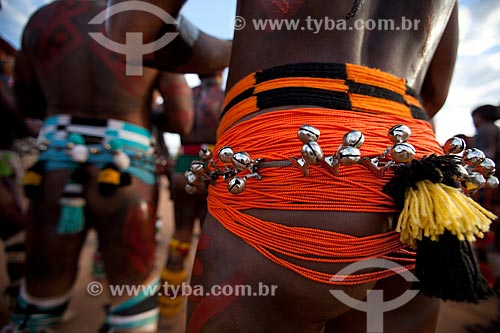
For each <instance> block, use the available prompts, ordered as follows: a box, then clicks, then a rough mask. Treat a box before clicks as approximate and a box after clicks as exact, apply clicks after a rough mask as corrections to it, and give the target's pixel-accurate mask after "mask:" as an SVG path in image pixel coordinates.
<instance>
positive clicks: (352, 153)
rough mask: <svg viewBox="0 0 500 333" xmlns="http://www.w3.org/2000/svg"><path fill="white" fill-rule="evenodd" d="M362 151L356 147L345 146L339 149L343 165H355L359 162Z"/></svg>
mask: <svg viewBox="0 0 500 333" xmlns="http://www.w3.org/2000/svg"><path fill="white" fill-rule="evenodd" d="M360 158H361V152H360V151H359V149H358V148H355V147H345V148H343V149H341V150H340V151H339V161H340V164H342V165H354V164H356V163H358V162H359V159H360Z"/></svg>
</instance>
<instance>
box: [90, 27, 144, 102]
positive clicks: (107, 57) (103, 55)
mask: <svg viewBox="0 0 500 333" xmlns="http://www.w3.org/2000/svg"><path fill="white" fill-rule="evenodd" d="M104 30H105V28H104V27H103V28H102V29H101V31H100V32H102V33H104ZM90 49H91V50H92V53H93V54H95V55H97V56H98V57H99V59H101V62H102V63H103V64H104V65H106V67H107V68H108V69H109V70H110V71H111V73H113V75H114V77H115V78H117V79H118V81H119V82H120V84H121V86H122V87H123V88H125V89H126V90H127V91H128V92H129V93H131V94H134V95H140V94H142V93H143V92H144V81H143V78H142V76H126V75H125V73H126V65H125V62H123V61H122V60H120V58H119V55H118V54H117V53H115V52H113V51H110V50H108V49H106V48H105V47H103V46H102V45H100V44H98V43H97V42H96V41H95V40H92V41H91V42H90Z"/></svg>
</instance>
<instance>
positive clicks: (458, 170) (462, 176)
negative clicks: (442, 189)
mask: <svg viewBox="0 0 500 333" xmlns="http://www.w3.org/2000/svg"><path fill="white" fill-rule="evenodd" d="M454 171H455V172H454V176H453V178H454V179H455V180H456V181H459V182H461V181H464V180H466V179H467V178H468V177H469V172H468V171H467V169H466V168H465V167H464V166H463V165H462V164H457V165H455V170H454Z"/></svg>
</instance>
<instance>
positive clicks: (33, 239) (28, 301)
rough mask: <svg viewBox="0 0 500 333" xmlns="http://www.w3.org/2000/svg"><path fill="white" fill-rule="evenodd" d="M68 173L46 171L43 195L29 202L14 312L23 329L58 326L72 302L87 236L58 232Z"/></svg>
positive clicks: (17, 323) (82, 233) (84, 233)
mask: <svg viewBox="0 0 500 333" xmlns="http://www.w3.org/2000/svg"><path fill="white" fill-rule="evenodd" d="M69 176H70V172H69V171H53V172H49V173H47V174H46V175H44V181H43V185H42V195H41V196H40V198H37V199H32V200H31V202H30V207H29V209H28V213H27V238H26V243H27V253H26V256H27V260H26V282H25V285H24V286H23V292H22V293H20V295H19V298H18V302H17V304H16V307H15V309H14V311H13V315H12V321H13V323H14V324H15V326H16V327H17V328H18V329H20V330H21V331H23V330H25V329H31V330H33V331H34V332H37V331H36V330H43V329H46V328H54V327H57V326H58V325H59V324H60V323H61V321H62V316H63V314H64V311H65V310H66V308H67V305H68V303H69V296H70V291H71V288H72V286H73V284H74V281H75V279H76V275H77V271H78V257H79V254H80V249H81V246H82V244H83V241H84V240H85V235H86V230H84V231H82V232H79V233H77V234H73V235H60V234H58V232H57V224H58V220H59V215H60V206H59V198H60V196H61V195H62V192H63V189H64V186H65V184H66V181H67V179H68V178H69Z"/></svg>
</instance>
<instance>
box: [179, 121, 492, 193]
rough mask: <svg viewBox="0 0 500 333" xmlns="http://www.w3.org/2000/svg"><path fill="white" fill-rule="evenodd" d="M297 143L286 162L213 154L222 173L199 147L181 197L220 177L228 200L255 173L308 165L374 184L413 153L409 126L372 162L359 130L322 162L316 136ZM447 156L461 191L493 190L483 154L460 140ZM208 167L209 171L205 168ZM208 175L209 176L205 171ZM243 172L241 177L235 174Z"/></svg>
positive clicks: (392, 134)
mask: <svg viewBox="0 0 500 333" xmlns="http://www.w3.org/2000/svg"><path fill="white" fill-rule="evenodd" d="M297 136H298V138H299V140H300V141H301V142H302V143H303V146H302V150H301V157H300V158H297V157H289V158H288V160H285V161H265V160H263V159H257V160H254V159H252V158H251V156H250V155H249V154H248V153H246V152H236V153H235V152H234V151H233V149H232V148H231V147H227V146H225V147H222V148H221V149H220V150H219V152H218V153H217V156H218V159H219V160H220V161H221V162H222V163H224V169H220V168H218V167H217V166H216V164H215V162H214V161H213V152H212V151H210V150H209V149H208V148H206V147H202V149H201V150H200V153H199V156H200V159H201V161H193V162H192V163H191V165H190V169H189V170H188V171H186V173H185V176H186V180H187V185H186V191H187V192H188V193H190V194H194V193H196V192H198V191H199V189H200V187H205V186H207V185H208V184H210V183H214V182H215V181H216V180H217V178H218V177H219V176H222V177H224V181H227V180H228V179H229V182H227V189H228V191H229V192H231V193H233V194H239V193H242V192H243V191H245V189H246V182H247V180H248V179H249V178H257V179H262V177H261V175H259V173H258V169H259V168H264V167H284V166H294V167H296V168H298V169H300V170H301V171H302V173H303V174H304V175H305V176H308V175H309V167H310V166H311V165H315V164H316V165H320V166H322V167H324V168H325V169H327V170H328V171H330V172H331V173H332V174H334V175H338V174H339V168H340V166H352V165H362V166H364V167H366V168H367V169H368V170H370V172H371V173H372V174H373V175H374V176H376V177H379V178H383V177H384V173H385V171H386V170H387V169H389V168H391V167H394V166H396V165H399V164H402V163H409V162H411V160H413V159H414V158H415V154H416V150H415V148H414V147H413V146H412V145H411V144H409V143H408V142H407V141H408V139H409V138H410V136H411V130H410V128H409V127H408V126H406V125H402V124H398V125H395V126H393V127H392V128H390V129H389V131H388V137H389V140H390V141H391V142H392V143H393V145H392V146H390V147H388V148H387V149H386V150H385V151H384V152H383V153H381V154H380V155H378V156H376V157H361V151H360V148H361V146H362V145H363V143H364V141H365V136H364V135H363V133H361V132H360V131H358V130H352V131H349V132H347V133H346V134H345V135H344V136H343V138H342V144H341V145H340V146H339V147H338V148H337V151H336V152H335V153H334V154H333V155H331V156H327V157H325V155H324V153H323V150H322V149H321V147H320V145H319V144H318V140H319V137H320V131H319V130H318V129H317V128H315V127H313V126H309V125H303V126H301V127H300V129H299V130H298V132H297ZM444 148H445V152H446V154H453V155H460V154H462V164H463V165H457V167H458V168H459V173H460V175H461V176H460V179H458V180H459V181H461V182H462V186H463V187H464V189H465V190H466V191H475V190H477V189H479V188H482V187H485V186H486V187H488V188H494V187H496V186H498V179H497V178H496V177H494V176H493V174H494V172H495V163H494V162H493V161H492V160H491V159H489V158H486V157H485V155H484V153H483V152H481V151H480V150H478V149H475V148H472V149H466V145H465V141H464V140H463V139H461V138H457V137H454V138H451V139H449V140H448V141H447V142H446V144H445V147H444ZM209 165H211V166H212V168H209V167H208V166H209ZM210 169H211V170H210ZM243 171H248V173H247V174H246V175H245V176H239V175H238V174H239V173H241V172H243Z"/></svg>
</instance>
